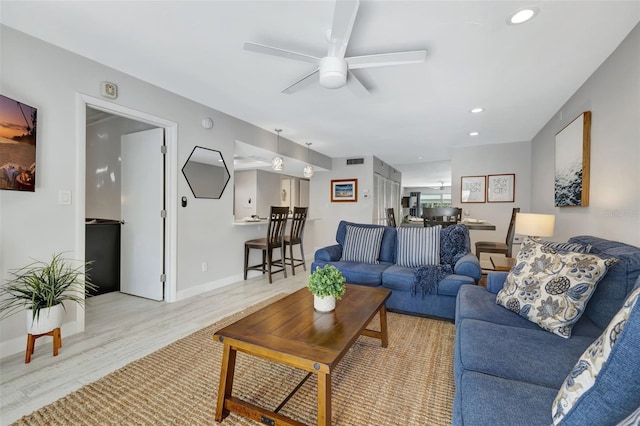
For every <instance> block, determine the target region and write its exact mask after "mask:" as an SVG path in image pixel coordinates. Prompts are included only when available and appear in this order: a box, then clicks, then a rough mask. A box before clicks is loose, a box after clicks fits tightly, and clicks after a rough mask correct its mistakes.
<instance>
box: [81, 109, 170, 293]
mask: <svg viewBox="0 0 640 426" xmlns="http://www.w3.org/2000/svg"><path fill="white" fill-rule="evenodd" d="M86 112H87V115H86V122H87V133H86V153H85V155H86V171H85V176H86V178H85V182H86V184H85V215H86V222H85V260H87V261H91V262H92V264H91V268H90V271H89V273H88V275H89V276H90V278H91V280H92V281H93V282H94V284H96V285H97V287H98V290H97V292H96V295H98V294H104V293H107V292H111V291H122V292H123V293H126V294H131V295H134V296H141V297H146V298H149V299H153V300H163V298H164V295H163V293H164V291H163V290H164V288H163V287H164V286H163V282H162V276H163V274H164V259H163V253H164V247H163V245H164V223H163V222H164V219H163V218H162V215H161V212H162V211H163V210H164V199H165V194H164V185H163V182H164V179H165V177H164V169H165V168H164V161H165V160H164V156H163V154H162V151H163V148H164V129H163V128H161V127H157V126H155V125H153V124H149V123H144V122H141V121H137V120H133V119H130V118H127V117H122V116H118V115H115V114H111V113H107V112H104V111H100V110H97V109H94V108H91V107H87V111H86Z"/></svg>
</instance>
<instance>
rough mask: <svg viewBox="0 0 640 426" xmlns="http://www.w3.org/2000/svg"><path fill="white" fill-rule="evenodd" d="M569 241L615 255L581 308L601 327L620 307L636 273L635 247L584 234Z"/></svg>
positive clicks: (638, 265) (638, 258) (638, 271)
mask: <svg viewBox="0 0 640 426" xmlns="http://www.w3.org/2000/svg"><path fill="white" fill-rule="evenodd" d="M569 242H570V243H580V244H591V246H592V247H591V253H593V254H597V255H599V256H601V257H603V258H607V257H616V258H617V259H619V260H618V262H616V264H615V265H612V266H611V268H609V272H607V276H606V277H604V278H603V279H602V281H601V282H600V283H599V284H598V288H596V291H595V292H594V293H593V296H592V297H591V300H590V301H589V304H588V305H587V310H586V311H585V315H587V316H589V318H591V321H593V322H594V323H596V324H597V325H598V327H600V328H605V327H606V326H607V325H608V324H609V322H611V318H613V316H614V315H615V314H616V313H617V312H618V311H619V310H620V307H622V304H623V303H624V301H625V300H626V298H627V295H628V294H629V293H630V292H631V289H632V288H633V286H634V284H635V282H636V280H637V279H638V276H640V256H639V255H638V247H634V246H630V245H628V244H624V243H620V242H617V241H610V240H604V239H602V238H598V237H592V236H585V235H582V236H577V237H573V238H570V239H569Z"/></svg>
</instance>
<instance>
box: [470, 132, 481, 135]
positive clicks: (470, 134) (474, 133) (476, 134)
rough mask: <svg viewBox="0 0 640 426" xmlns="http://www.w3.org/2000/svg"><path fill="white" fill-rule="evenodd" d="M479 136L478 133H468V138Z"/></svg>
mask: <svg viewBox="0 0 640 426" xmlns="http://www.w3.org/2000/svg"><path fill="white" fill-rule="evenodd" d="M479 134H480V133H478V132H471V133H469V136H478V135H479Z"/></svg>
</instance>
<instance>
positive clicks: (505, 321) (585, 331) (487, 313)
mask: <svg viewBox="0 0 640 426" xmlns="http://www.w3.org/2000/svg"><path fill="white" fill-rule="evenodd" d="M493 276H497V277H502V282H504V278H505V277H506V274H503V273H495V272H491V273H489V275H488V281H491V278H493ZM456 303H457V305H456V319H455V322H456V324H459V323H460V322H461V321H462V320H463V319H465V318H471V319H477V320H481V321H487V322H490V323H494V324H502V325H508V326H511V327H517V328H526V329H530V330H539V329H540V327H538V325H537V324H535V323H533V322H531V321H529V320H527V319H525V318H523V317H521V316H519V315H518V314H516V313H515V312H511V311H510V310H508V309H504V308H503V307H502V306H500V305H497V304H496V295H495V294H494V293H491V292H489V291H487V290H486V289H485V288H484V287H479V286H475V285H474V286H469V285H465V286H463V287H462V288H460V292H459V293H458V299H457V300H456ZM600 333H602V328H600V327H598V326H597V325H595V324H594V323H593V322H592V321H591V320H590V319H589V317H587V316H586V315H583V316H582V317H581V318H580V319H579V320H578V322H577V323H576V324H575V325H574V326H573V331H572V333H571V335H572V336H586V337H589V338H591V340H593V339H595V338H596V337H598V336H599V335H600Z"/></svg>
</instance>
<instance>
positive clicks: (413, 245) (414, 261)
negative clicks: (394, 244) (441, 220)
mask: <svg viewBox="0 0 640 426" xmlns="http://www.w3.org/2000/svg"><path fill="white" fill-rule="evenodd" d="M441 229H442V226H440V225H437V226H431V227H428V228H398V249H397V250H398V252H397V260H396V264H397V265H398V266H406V267H409V268H418V267H420V266H427V265H439V264H440V230H441Z"/></svg>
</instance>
